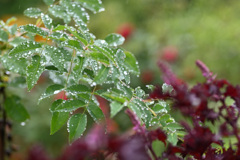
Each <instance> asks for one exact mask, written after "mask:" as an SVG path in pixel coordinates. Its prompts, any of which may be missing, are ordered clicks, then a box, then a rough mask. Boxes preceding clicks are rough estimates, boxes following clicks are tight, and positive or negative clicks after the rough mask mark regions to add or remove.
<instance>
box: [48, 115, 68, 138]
mask: <svg viewBox="0 0 240 160" xmlns="http://www.w3.org/2000/svg"><path fill="white" fill-rule="evenodd" d="M68 117H69V113H68V112H53V114H52V119H51V126H50V134H51V135H52V134H54V133H56V132H57V131H58V130H59V129H60V128H61V127H62V126H63V125H64V124H65V123H66V122H67V120H68Z"/></svg>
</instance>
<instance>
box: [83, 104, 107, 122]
mask: <svg viewBox="0 0 240 160" xmlns="http://www.w3.org/2000/svg"><path fill="white" fill-rule="evenodd" d="M87 110H88V113H89V114H90V116H91V117H92V118H93V119H94V121H96V122H99V121H101V120H103V119H104V114H103V112H102V110H101V108H100V107H98V106H97V105H96V104H95V103H90V104H89V105H88V106H87Z"/></svg>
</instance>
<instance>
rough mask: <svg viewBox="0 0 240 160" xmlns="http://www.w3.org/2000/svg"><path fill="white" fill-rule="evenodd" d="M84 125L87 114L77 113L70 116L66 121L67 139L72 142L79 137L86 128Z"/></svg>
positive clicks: (85, 124)
mask: <svg viewBox="0 0 240 160" xmlns="http://www.w3.org/2000/svg"><path fill="white" fill-rule="evenodd" d="M86 126H87V115H85V114H81V113H78V114H75V115H73V116H72V117H70V119H69V121H68V131H69V141H70V142H72V141H73V140H75V139H77V138H79V137H81V136H82V134H83V132H84V131H85V130H86Z"/></svg>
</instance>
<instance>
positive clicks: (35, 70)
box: [26, 55, 46, 90]
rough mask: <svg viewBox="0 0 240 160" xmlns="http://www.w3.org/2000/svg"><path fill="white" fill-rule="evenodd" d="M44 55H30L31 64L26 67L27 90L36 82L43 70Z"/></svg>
mask: <svg viewBox="0 0 240 160" xmlns="http://www.w3.org/2000/svg"><path fill="white" fill-rule="evenodd" d="M45 62H46V60H45V57H40V56H39V55H35V56H33V57H32V62H31V64H30V65H29V66H28V67H27V79H26V80H27V86H28V90H31V89H32V88H33V86H34V85H35V84H36V83H37V81H38V79H39V77H40V75H41V74H42V72H43V71H44V70H45Z"/></svg>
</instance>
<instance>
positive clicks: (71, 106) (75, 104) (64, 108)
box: [51, 99, 86, 112]
mask: <svg viewBox="0 0 240 160" xmlns="http://www.w3.org/2000/svg"><path fill="white" fill-rule="evenodd" d="M85 104H86V103H84V102H83V101H81V100H77V99H75V100H66V101H63V102H62V103H61V104H60V105H59V106H57V107H56V108H55V110H53V109H51V110H52V111H53V112H71V111H74V110H76V109H78V108H80V107H84V105H85Z"/></svg>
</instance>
